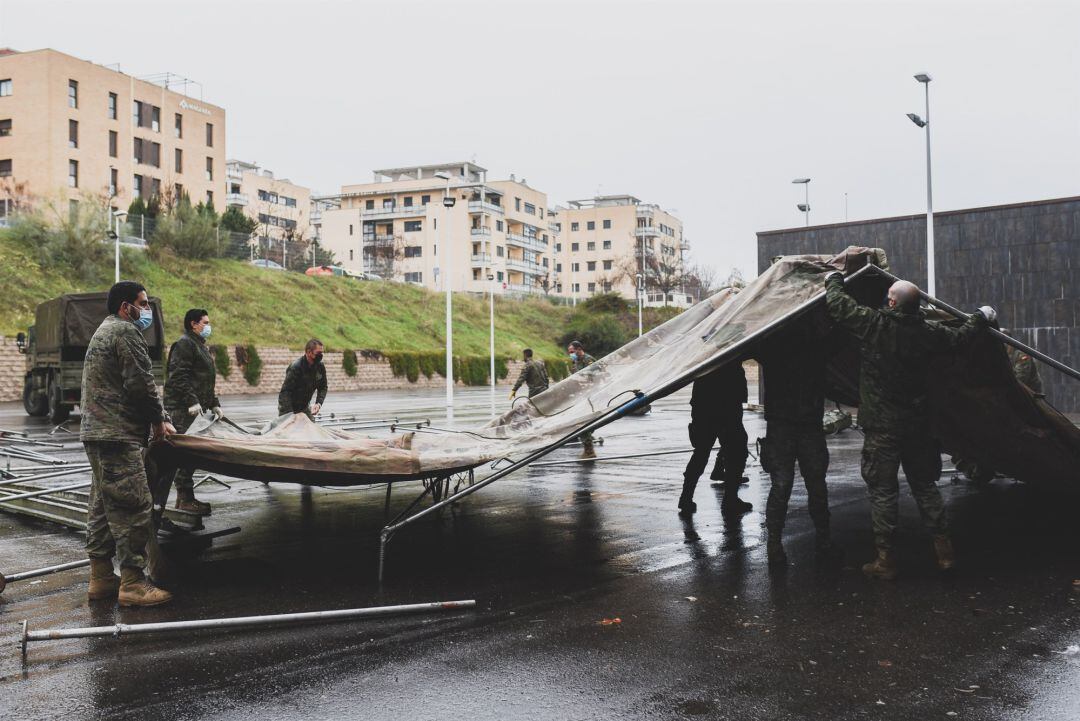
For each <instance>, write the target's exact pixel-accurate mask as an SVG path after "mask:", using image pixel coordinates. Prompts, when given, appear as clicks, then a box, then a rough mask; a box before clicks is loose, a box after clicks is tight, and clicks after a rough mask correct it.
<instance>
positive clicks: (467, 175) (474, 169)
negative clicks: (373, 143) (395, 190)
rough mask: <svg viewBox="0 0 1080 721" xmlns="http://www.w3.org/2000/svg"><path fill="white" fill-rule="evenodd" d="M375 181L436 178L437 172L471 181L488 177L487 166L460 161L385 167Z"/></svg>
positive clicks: (376, 172)
mask: <svg viewBox="0 0 1080 721" xmlns="http://www.w3.org/2000/svg"><path fill="white" fill-rule="evenodd" d="M374 172H375V182H377V183H385V182H394V181H396V180H424V179H427V178H434V177H435V174H436V173H448V174H449V175H450V177H451V178H461V179H463V180H468V181H470V182H474V183H477V182H482V181H484V180H486V178H487V168H482V167H480V166H479V165H477V164H476V163H470V162H466V161H459V162H456V163H439V164H436V165H413V166H408V167H404V168H383V169H380V170H376V171H374Z"/></svg>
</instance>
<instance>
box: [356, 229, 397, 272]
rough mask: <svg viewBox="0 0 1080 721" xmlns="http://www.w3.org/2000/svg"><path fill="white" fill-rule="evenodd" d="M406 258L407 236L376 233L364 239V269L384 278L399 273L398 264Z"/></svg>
mask: <svg viewBox="0 0 1080 721" xmlns="http://www.w3.org/2000/svg"><path fill="white" fill-rule="evenodd" d="M404 259H405V238H404V237H403V236H401V235H400V234H399V235H390V236H386V235H376V236H375V237H374V238H373V239H370V240H368V239H365V241H364V271H365V272H368V273H374V274H375V275H377V276H379V277H380V278H383V279H384V280H393V279H394V277H395V276H396V275H398V274H399V270H398V266H399V264H400V263H401V261H402V260H404Z"/></svg>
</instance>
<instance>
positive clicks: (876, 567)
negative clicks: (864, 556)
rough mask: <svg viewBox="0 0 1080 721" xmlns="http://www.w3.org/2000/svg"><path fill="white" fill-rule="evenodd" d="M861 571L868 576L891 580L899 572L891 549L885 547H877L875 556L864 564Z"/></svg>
mask: <svg viewBox="0 0 1080 721" xmlns="http://www.w3.org/2000/svg"><path fill="white" fill-rule="evenodd" d="M862 572H863V573H865V574H866V575H867V576H869V577H870V578H880V579H882V580H883V581H891V580H893V579H894V578H896V575H897V574H898V573H899V571H898V570H897V568H896V559H895V558H894V557H893V554H892V551H890V550H888V549H887V548H879V549H878V551H877V558H875V559H874V560H873V561H871V562H870V563H867V564H864V565H863V567H862Z"/></svg>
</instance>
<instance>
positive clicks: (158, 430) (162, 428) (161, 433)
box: [151, 421, 176, 441]
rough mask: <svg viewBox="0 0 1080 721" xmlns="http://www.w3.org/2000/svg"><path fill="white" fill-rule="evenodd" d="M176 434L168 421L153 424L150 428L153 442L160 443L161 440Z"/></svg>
mask: <svg viewBox="0 0 1080 721" xmlns="http://www.w3.org/2000/svg"><path fill="white" fill-rule="evenodd" d="M174 433H176V428H175V427H174V426H173V424H172V423H169V422H168V421H162V422H161V423H155V424H154V425H153V428H152V433H151V438H152V439H153V440H155V441H160V440H161V439H162V438H168V437H169V436H171V435H173V434H174Z"/></svg>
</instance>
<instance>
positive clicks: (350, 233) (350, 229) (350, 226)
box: [349, 223, 352, 235]
mask: <svg viewBox="0 0 1080 721" xmlns="http://www.w3.org/2000/svg"><path fill="white" fill-rule="evenodd" d="M349 235H352V223H349Z"/></svg>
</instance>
